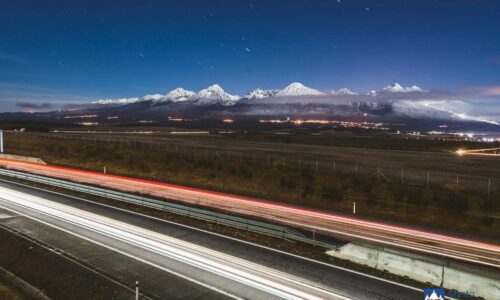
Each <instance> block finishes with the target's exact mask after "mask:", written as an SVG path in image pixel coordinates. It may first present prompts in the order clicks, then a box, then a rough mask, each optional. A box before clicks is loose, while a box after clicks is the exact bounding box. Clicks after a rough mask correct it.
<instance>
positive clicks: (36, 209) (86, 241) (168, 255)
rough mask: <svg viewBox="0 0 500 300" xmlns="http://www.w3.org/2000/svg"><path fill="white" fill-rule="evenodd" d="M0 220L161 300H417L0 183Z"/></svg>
mask: <svg viewBox="0 0 500 300" xmlns="http://www.w3.org/2000/svg"><path fill="white" fill-rule="evenodd" d="M0 212H1V213H3V214H4V215H10V216H11V217H9V218H3V219H1V220H0V222H2V224H5V225H7V226H9V227H11V228H15V229H16V230H19V231H21V232H23V233H24V234H27V235H30V236H33V237H34V238H36V239H39V240H42V241H45V242H47V243H49V244H51V245H53V246H54V247H57V248H58V249H61V251H64V252H66V253H70V254H71V255H72V256H74V257H77V258H79V259H81V260H82V261H85V262H86V263H88V264H91V265H97V266H98V267H99V268H101V269H103V270H105V271H106V272H107V273H110V274H113V275H114V276H116V277H119V278H121V279H122V280H123V281H127V282H135V281H136V280H139V281H140V282H141V287H142V288H143V289H145V290H146V291H147V292H148V293H150V294H152V295H156V296H157V297H158V298H169V299H186V298H189V299H193V298H198V299H213V298H221V299H225V298H235V299H282V298H285V299H421V298H422V292H421V291H420V290H419V289H416V288H412V287H409V286H405V285H402V284H399V283H395V282H391V281H388V280H383V279H378V278H375V277H373V276H369V275H364V274H361V273H357V272H353V271H349V270H345V269H342V268H338V267H335V266H331V265H327V264H324V263H319V262H314V261H311V260H307V259H303V258H300V257H297V256H293V255H289V254H286V253H282V252H279V251H275V250H271V249H267V248H264V247H260V246H257V245H253V244H250V243H247V242H242V241H238V240H235V239H231V238H226V237H222V236H219V235H215V234H212V233H210V232H206V231H202V230H199V229H194V228H190V227H187V226H184V225H179V224H174V223H171V222H166V221H162V220H158V219H154V218H150V217H147V216H143V215H139V214H136V213H131V212H127V211H124V210H120V209H116V208H112V207H109V206H104V205H100V204H96V203H92V202H88V201H83V200H78V199H76V198H72V197H67V196H61V195H56V194H53V193H50V192H45V191H39V190H35V189H32V188H29V187H23V186H19V185H17V184H11V183H6V182H2V181H0Z"/></svg>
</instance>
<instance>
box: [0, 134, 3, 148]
mask: <svg viewBox="0 0 500 300" xmlns="http://www.w3.org/2000/svg"><path fill="white" fill-rule="evenodd" d="M0 153H3V130H1V129H0Z"/></svg>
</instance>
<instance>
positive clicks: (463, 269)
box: [326, 243, 500, 299]
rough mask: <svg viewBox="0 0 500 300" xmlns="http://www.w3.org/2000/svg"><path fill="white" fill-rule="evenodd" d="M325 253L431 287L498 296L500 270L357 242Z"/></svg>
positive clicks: (491, 297) (497, 297)
mask: <svg viewBox="0 0 500 300" xmlns="http://www.w3.org/2000/svg"><path fill="white" fill-rule="evenodd" d="M326 253H327V254H328V255H331V256H334V257H337V258H340V259H345V260H349V261H352V262H354V263H357V264H361V265H366V266H369V267H372V268H374V269H378V270H381V271H386V272H389V273H391V274H395V275H399V276H406V277H409V278H411V279H414V280H417V281H420V282H425V283H430V284H432V285H434V286H439V287H444V288H446V289H450V290H451V289H454V290H457V291H461V292H472V293H474V295H475V296H479V297H483V298H485V299H500V298H499V295H500V273H499V272H496V271H493V270H490V269H485V268H482V267H477V266H471V265H466V264H461V263H456V262H452V261H448V260H446V259H442V258H436V257H431V256H426V255H420V254H415V253H410V252H405V251H401V250H396V249H390V248H384V247H378V246H373V245H368V244H361V243H349V244H346V245H344V246H343V247H341V248H340V249H338V250H330V251H327V252H326Z"/></svg>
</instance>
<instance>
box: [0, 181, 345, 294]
mask: <svg viewBox="0 0 500 300" xmlns="http://www.w3.org/2000/svg"><path fill="white" fill-rule="evenodd" d="M0 195H1V196H0V206H1V203H2V202H4V203H5V202H7V203H9V204H10V205H14V207H22V208H24V209H28V210H30V211H33V212H36V213H39V214H43V215H45V216H47V217H50V218H51V219H55V220H58V221H62V222H65V223H68V224H72V225H74V226H77V227H78V228H81V229H83V230H82V232H85V231H91V232H93V233H95V234H98V235H99V236H101V237H106V238H107V239H112V240H114V241H119V242H122V243H125V244H128V245H131V246H133V247H137V248H140V249H142V250H143V251H144V255H143V257H142V260H147V257H148V256H149V255H148V254H147V253H148V252H150V253H154V254H156V255H161V256H163V257H166V258H170V259H173V260H175V261H178V262H181V263H183V264H186V265H190V266H192V267H194V268H196V269H199V270H203V271H206V272H209V273H212V274H214V275H216V276H220V277H223V278H226V279H229V280H231V281H233V282H237V283H239V284H241V285H244V286H248V287H251V288H254V289H258V290H260V291H263V292H265V293H266V294H269V295H271V296H274V297H278V298H285V299H350V298H348V297H345V296H342V295H340V294H338V293H335V292H334V291H331V290H329V289H328V288H326V287H323V286H320V285H317V284H314V283H312V282H308V281H306V280H304V279H301V278H298V277H295V276H292V275H290V274H286V273H283V272H280V271H277V270H274V269H271V268H268V267H265V266H262V265H259V264H255V263H252V262H249V261H246V260H243V259H240V258H237V257H234V256H231V255H227V254H224V253H221V252H218V251H214V250H211V249H208V248H205V247H201V246H197V245H195V244H192V243H188V242H185V241H182V240H179V239H176V238H173V237H169V236H166V235H163V234H160V233H157V232H153V231H150V230H146V229H143V228H140V227H137V226H133V225H130V224H127V223H125V222H120V221H116V220H113V219H110V218H107V217H103V216H100V215H97V214H94V213H90V212H87V211H84V210H81V209H77V208H73V207H70V206H67V205H63V204H59V203H56V202H53V201H50V200H47V199H44V198H39V197H35V196H31V195H29V194H25V193H21V192H17V191H14V190H10V189H7V188H3V187H0ZM3 207H4V208H5V209H10V210H13V211H16V210H15V209H12V208H9V207H6V206H3ZM16 212H17V213H20V212H18V211H16ZM25 215H26V214H25ZM26 216H27V217H29V218H32V219H35V220H37V218H36V217H34V216H33V215H30V216H28V215H26ZM38 221H40V220H38ZM45 223H46V221H45ZM49 225H51V224H49ZM51 226H54V225H53V224H52V225H51ZM56 226H57V225H56ZM82 232H74V231H69V233H71V234H75V235H79V236H80V235H82ZM83 235H85V234H84V233H83ZM87 239H88V237H87ZM91 241H92V240H91ZM94 242H99V241H94ZM100 243H103V242H102V239H100ZM183 275H184V276H187V275H189V274H183ZM191 281H193V282H196V283H199V282H198V280H196V279H192V280H191ZM204 286H206V284H205V285H204ZM214 290H217V291H219V292H223V293H225V294H226V295H230V296H234V298H240V297H242V296H244V295H241V296H240V295H234V294H232V293H234V291H231V292H225V291H221V290H220V287H219V288H214Z"/></svg>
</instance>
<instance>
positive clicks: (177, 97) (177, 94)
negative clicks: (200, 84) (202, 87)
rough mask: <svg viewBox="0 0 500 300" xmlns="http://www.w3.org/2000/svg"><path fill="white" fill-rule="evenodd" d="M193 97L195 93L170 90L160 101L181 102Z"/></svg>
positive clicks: (180, 89)
mask: <svg viewBox="0 0 500 300" xmlns="http://www.w3.org/2000/svg"><path fill="white" fill-rule="evenodd" d="M194 95H195V92H192V91H188V90H185V89H183V88H176V89H174V90H171V91H170V92H169V93H168V94H166V95H165V97H163V98H162V99H161V101H171V102H181V101H187V100H189V99H190V98H191V97H193V96H194Z"/></svg>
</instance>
